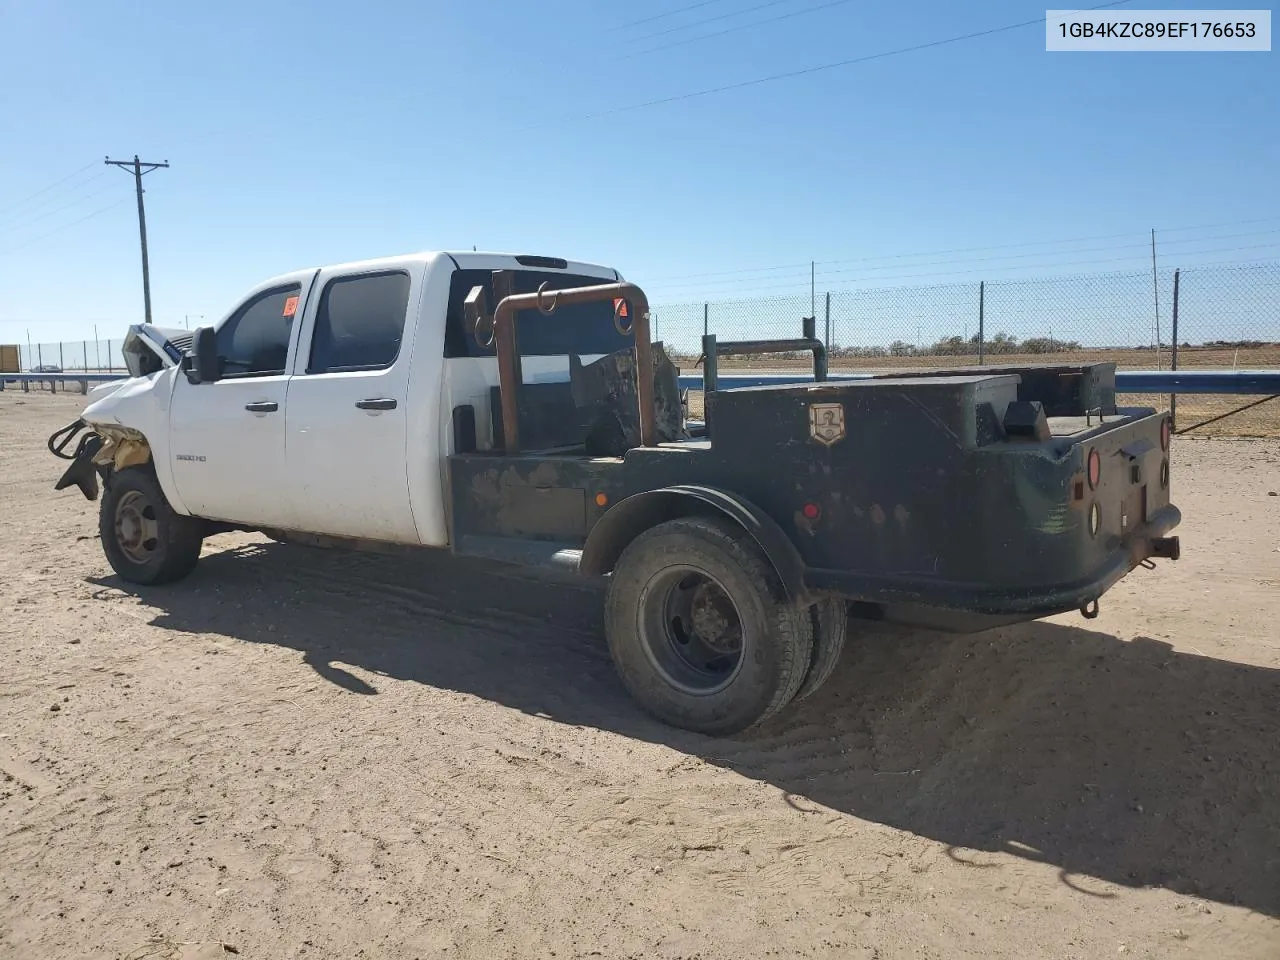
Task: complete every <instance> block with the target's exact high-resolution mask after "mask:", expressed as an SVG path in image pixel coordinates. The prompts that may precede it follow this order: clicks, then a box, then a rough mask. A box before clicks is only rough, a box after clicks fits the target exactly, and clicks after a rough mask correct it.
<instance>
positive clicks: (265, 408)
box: [244, 400, 280, 413]
mask: <svg viewBox="0 0 1280 960" xmlns="http://www.w3.org/2000/svg"><path fill="white" fill-rule="evenodd" d="M244 408H245V409H246V410H248V411H249V412H250V413H275V412H276V411H277V410H279V409H280V404H278V403H276V402H275V401H274V400H258V401H255V402H254V403H246V404H245V405H244Z"/></svg>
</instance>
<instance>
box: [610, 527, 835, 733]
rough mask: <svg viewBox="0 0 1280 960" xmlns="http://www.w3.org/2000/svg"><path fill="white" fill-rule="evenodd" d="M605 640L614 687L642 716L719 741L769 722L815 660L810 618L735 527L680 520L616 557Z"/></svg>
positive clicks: (647, 535) (640, 539) (651, 532)
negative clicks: (619, 685) (623, 690)
mask: <svg viewBox="0 0 1280 960" xmlns="http://www.w3.org/2000/svg"><path fill="white" fill-rule="evenodd" d="M605 632H606V634H607V636H608V639H609V650H610V653H611V654H612V656H613V661H614V664H615V666H616V668H617V670H618V673H619V675H620V677H621V678H622V682H623V684H624V685H625V686H626V687H627V690H628V691H629V692H630V693H631V695H632V696H633V697H634V698H635V699H636V700H637V701H638V702H639V703H640V705H641V706H642V707H643V708H644V709H645V710H647V711H648V712H649V713H650V714H652V715H653V716H655V717H657V718H658V719H659V720H662V721H663V722H665V723H669V724H671V725H672V726H676V727H681V728H683V729H686V730H695V731H698V732H700V733H708V734H712V735H717V736H725V735H731V734H735V733H740V732H742V731H744V730H746V729H748V728H749V727H752V726H754V725H756V724H758V723H760V722H761V721H763V720H765V719H767V718H768V717H770V716H772V715H773V714H775V713H776V712H777V711H779V710H780V709H782V708H783V707H784V706H786V705H787V703H789V702H790V701H791V699H792V698H793V697H794V696H795V694H796V691H797V690H798V689H799V688H800V685H801V683H803V681H804V678H805V675H806V674H807V672H808V670H809V665H810V661H811V657H812V645H813V627H812V623H811V621H810V619H809V616H808V611H806V610H801V609H799V608H798V607H796V606H795V605H794V604H793V603H791V602H790V601H789V600H788V598H787V596H786V592H785V590H784V589H783V587H782V584H781V582H780V580H779V579H778V576H777V574H776V572H775V571H774V569H773V566H772V565H771V564H770V563H769V561H768V559H767V558H766V557H765V556H764V555H763V553H762V552H761V550H760V549H759V547H758V546H757V545H756V543H755V541H754V540H752V539H751V537H750V536H749V535H748V534H747V533H746V531H744V530H742V529H741V528H740V527H739V526H737V525H736V524H733V523H730V522H728V521H725V520H720V519H717V518H710V517H684V518H680V519H677V520H670V521H667V522H666V523H662V524H659V525H658V526H656V527H653V528H651V529H649V530H647V531H645V532H644V533H642V534H641V535H640V536H639V537H637V538H636V539H635V540H634V541H632V543H631V544H630V545H628V546H627V548H626V549H625V550H624V551H623V553H622V555H621V556H620V557H619V558H618V563H617V565H616V566H615V568H614V570H613V574H612V576H611V577H610V584H609V592H608V596H607V598H606V601H605Z"/></svg>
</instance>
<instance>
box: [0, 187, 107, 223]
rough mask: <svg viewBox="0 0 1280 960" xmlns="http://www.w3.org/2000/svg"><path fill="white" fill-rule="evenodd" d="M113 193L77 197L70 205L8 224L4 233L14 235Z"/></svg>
mask: <svg viewBox="0 0 1280 960" xmlns="http://www.w3.org/2000/svg"><path fill="white" fill-rule="evenodd" d="M90 182H92V181H90ZM82 186H88V183H85V184H82ZM111 192H112V190H111V188H110V187H108V188H107V189H105V190H97V191H95V192H94V193H87V194H85V195H84V196H82V197H77V198H76V199H74V200H72V201H71V202H70V203H64V204H63V205H62V206H60V207H54V208H53V209H52V210H45V211H44V212H43V213H40V214H38V215H36V216H34V217H32V218H31V219H29V220H22V221H20V222H18V223H12V224H7V225H5V226H4V232H5V233H13V232H16V231H19V230H24V229H26V228H27V227H29V226H31V225H32V224H33V223H39V222H40V221H41V220H45V219H47V218H48V217H52V216H53V215H54V214H56V213H62V212H63V211H64V210H70V209H71V208H72V207H77V206H79V205H80V204H82V203H84V202H86V201H88V200H94V199H96V198H97V197H101V196H105V195H106V194H108V193H111Z"/></svg>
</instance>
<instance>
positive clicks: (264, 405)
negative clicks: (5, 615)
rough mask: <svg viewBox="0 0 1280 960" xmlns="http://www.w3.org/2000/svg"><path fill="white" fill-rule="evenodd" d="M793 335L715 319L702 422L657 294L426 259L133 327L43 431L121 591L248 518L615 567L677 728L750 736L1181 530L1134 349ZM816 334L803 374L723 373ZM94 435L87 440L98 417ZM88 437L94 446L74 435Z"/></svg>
mask: <svg viewBox="0 0 1280 960" xmlns="http://www.w3.org/2000/svg"><path fill="white" fill-rule="evenodd" d="M813 333H814V331H813V325H812V320H806V321H805V324H804V336H802V337H800V338H797V339H795V340H784V341H753V342H739V343H719V342H717V341H716V339H715V338H714V337H706V338H704V343H703V351H704V358H703V360H704V362H705V363H706V387H707V394H706V418H705V422H693V421H689V420H688V419H687V418H686V416H685V414H684V409H683V406H682V403H681V396H680V392H679V387H678V383H677V373H678V371H677V370H676V368H675V367H674V366H673V365H672V363H671V362H670V360H669V359H668V358H667V356H666V353H665V351H664V350H663V347H662V344H660V343H651V342H650V329H649V307H648V303H647V300H646V298H645V295H644V292H643V291H642V290H641V289H640V288H639V287H637V286H635V285H634V284H631V283H627V282H625V281H623V280H622V279H621V277H620V275H619V274H618V273H617V271H615V270H613V269H610V268H607V267H602V266H598V265H594V264H588V263H575V262H568V261H565V260H562V259H558V258H550V257H533V256H508V255H497V254H481V253H474V252H472V253H452V254H450V253H420V254H413V255H408V256H399V257H391V258H386V259H379V260H370V261H364V262H359V263H349V264H342V265H338V266H329V267H324V268H321V269H310V270H303V271H298V272H296V273H291V274H286V275H284V276H279V277H275V278H273V279H271V280H267V281H265V282H263V283H261V284H259V285H258V286H257V287H255V288H254V289H252V290H250V291H249V292H248V294H247V296H245V298H244V299H243V300H242V301H241V302H240V303H239V304H238V305H237V306H236V307H235V308H234V309H233V310H232V311H231V312H230V313H228V314H227V315H226V316H225V317H224V318H223V319H222V320H221V321H219V322H218V323H217V324H216V325H214V326H213V327H207V328H202V329H200V330H198V331H196V332H195V333H194V334H190V333H187V332H185V331H178V330H169V329H162V328H158V327H153V326H148V325H136V326H134V327H132V328H131V329H130V332H129V335H128V338H127V340H126V342H125V346H124V352H125V359H126V362H127V364H128V368H129V372H130V377H129V378H128V379H126V380H124V381H123V382H119V383H112V384H107V385H104V386H103V387H100V388H97V389H96V390H95V392H94V395H93V397H92V398H91V402H90V403H89V405H88V406H87V407H86V408H85V410H84V413H83V415H82V417H81V418H80V419H79V420H77V421H76V422H75V423H73V424H71V425H70V426H69V427H67V428H65V429H64V430H61V431H59V432H58V433H56V434H55V435H54V436H53V437H51V438H50V443H49V445H50V449H51V451H53V452H54V453H55V454H57V455H59V456H62V457H63V458H65V459H69V460H71V461H72V463H71V465H70V466H69V468H68V469H67V472H66V474H65V475H64V476H63V478H62V479H61V480H60V481H59V482H58V484H57V489H65V488H67V487H70V486H73V485H74V486H78V487H79V488H80V489H81V490H82V491H83V492H84V494H85V496H87V497H89V498H90V499H94V498H96V497H97V496H98V495H99V490H98V481H99V478H101V481H102V484H103V492H102V503H101V514H100V532H101V538H102V545H103V549H104V551H105V553H106V556H107V559H108V561H109V562H110V564H111V566H112V568H113V569H114V570H115V571H116V572H117V573H118V574H119V575H120V576H121V577H122V578H124V579H125V580H128V581H131V582H134V583H141V584H158V583H163V582H168V581H174V580H177V579H180V578H182V577H184V576H186V575H187V574H189V573H190V572H191V571H192V569H193V568H194V567H195V565H196V562H197V559H198V558H199V555H200V550H201V546H202V542H203V539H204V538H205V536H207V535H208V534H210V533H216V532H218V531H222V530H227V529H244V530H260V531H263V532H265V533H267V534H268V535H270V536H272V537H275V538H276V539H282V540H291V539H296V540H302V541H305V542H313V543H314V542H324V543H333V544H340V545H341V544H345V545H350V546H357V547H358V546H361V545H368V544H369V543H370V542H373V543H376V544H399V545H404V546H407V547H427V548H440V549H448V550H452V551H453V552H454V553H455V554H460V555H471V556H482V557H488V558H491V559H494V560H499V561H506V562H513V563H522V564H551V565H560V566H564V567H568V568H571V569H573V570H576V571H578V572H579V573H581V574H582V575H584V576H606V575H607V576H608V588H607V593H606V600H605V603H606V634H607V639H608V643H609V647H610V651H611V654H612V656H613V660H614V663H615V665H616V667H617V669H618V672H619V674H620V676H621V678H622V680H623V682H624V684H625V686H626V687H627V689H628V690H629V691H630V692H631V694H632V695H633V696H634V697H635V698H636V699H637V700H638V701H639V703H640V704H641V705H642V706H643V707H644V708H645V709H647V710H648V711H649V712H650V713H651V714H653V715H655V716H657V717H658V718H660V719H661V720H663V721H665V722H667V723H670V724H673V725H677V726H680V727H684V728H687V729H692V730H698V731H702V732H705V733H710V734H715V735H728V734H734V733H738V732H741V731H743V730H746V729H748V728H750V727H752V726H754V725H755V724H758V723H760V722H761V721H763V720H764V719H766V718H768V717H770V716H772V715H774V714H775V713H777V712H778V711H779V710H781V709H782V708H784V707H785V706H786V705H787V704H788V703H790V702H792V701H794V700H797V699H801V698H804V697H807V696H809V695H810V694H812V693H813V692H814V691H815V690H816V689H818V688H819V687H820V686H821V685H822V683H823V682H824V681H825V680H826V679H827V677H828V676H829V675H830V674H831V671H832V669H833V668H834V666H835V664H836V661H837V660H838V658H839V656H840V651H841V649H842V647H843V645H844V642H845V636H846V633H847V631H848V629H849V626H850V624H851V623H856V622H857V621H858V620H860V619H862V620H865V619H872V620H885V621H894V622H899V623H906V624H919V625H924V626H929V627H933V628H940V629H946V630H953V631H972V630H979V629H983V628H985V627H989V626H993V625H998V624H1004V623H1011V622H1016V621H1020V620H1029V619H1035V618H1038V617H1042V616H1047V615H1051V614H1055V613H1060V612H1065V611H1070V610H1080V611H1082V612H1083V613H1084V614H1085V615H1086V616H1091V615H1096V611H1097V601H1098V598H1099V597H1100V596H1101V595H1102V594H1103V593H1104V592H1105V591H1106V590H1107V589H1109V588H1110V587H1111V586H1112V585H1113V584H1114V583H1115V582H1116V581H1118V580H1119V579H1120V578H1121V577H1123V576H1124V575H1126V574H1127V573H1128V572H1129V571H1130V570H1131V569H1133V568H1134V567H1135V566H1137V565H1138V564H1139V563H1146V564H1148V565H1149V564H1150V558H1152V557H1166V558H1170V559H1177V556H1178V542H1177V538H1176V537H1169V536H1167V533H1168V532H1169V530H1171V529H1172V528H1173V527H1175V526H1176V525H1177V524H1178V522H1179V520H1180V515H1179V512H1178V510H1177V508H1176V507H1175V506H1174V505H1173V504H1172V503H1171V501H1170V496H1169V486H1170V472H1169V442H1170V423H1169V419H1168V417H1167V416H1165V415H1164V414H1162V413H1158V412H1157V411H1155V410H1153V409H1148V408H1118V407H1117V406H1116V402H1115V380H1114V377H1115V370H1114V365H1111V364H1087V365H1079V366H1070V367H1028V368H1020V369H1005V368H985V367H980V368H971V369H968V370H961V371H937V372H932V373H927V374H924V375H921V374H919V373H918V372H914V373H912V374H910V375H907V374H886V375H878V376H874V377H870V378H864V379H860V380H848V381H833V380H829V379H828V378H827V373H826V355H825V351H824V349H823V345H822V343H821V341H819V340H817V339H816V338H815V337H814V336H813ZM795 351H807V352H810V353H812V355H813V357H814V379H813V381H812V382H805V383H800V384H792V385H788V386H775V387H751V388H741V389H729V390H721V389H717V387H718V379H717V373H716V369H717V360H718V359H719V358H721V357H726V356H732V355H735V354H744V353H749V354H762V353H769V352H795ZM82 432H83V433H82ZM77 435H80V440H79V442H78V444H77V446H76V448H75V449H74V451H72V452H68V447H69V446H70V443H71V441H72V440H73V439H74V438H75V437H76V436H77Z"/></svg>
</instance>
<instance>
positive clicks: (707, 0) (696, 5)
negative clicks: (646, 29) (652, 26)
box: [611, 0, 724, 30]
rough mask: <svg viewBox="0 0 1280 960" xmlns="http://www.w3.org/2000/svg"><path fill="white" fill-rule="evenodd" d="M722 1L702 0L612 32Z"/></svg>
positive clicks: (644, 18)
mask: <svg viewBox="0 0 1280 960" xmlns="http://www.w3.org/2000/svg"><path fill="white" fill-rule="evenodd" d="M723 2H724V0H702V2H701V3H691V4H689V5H688V6H685V7H677V8H676V9H675V10H668V11H667V12H666V13H655V14H654V15H653V16H651V17H643V18H641V19H639V20H632V21H631V22H630V23H624V24H621V25H620V26H617V27H612V28H611V29H613V30H629V29H630V28H631V27H638V26H640V25H641V24H642V23H653V21H655V20H665V19H666V18H667V17H675V16H678V15H679V14H682V13H688V12H689V11H690V10H697V9H698V8H699V7H709V6H711V5H712V4H713V3H723Z"/></svg>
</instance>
